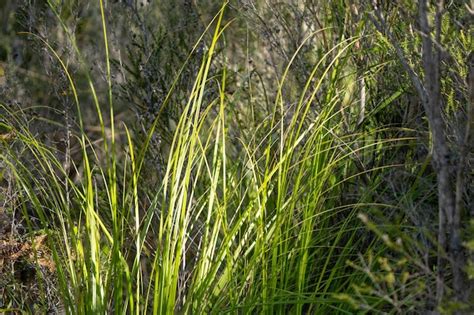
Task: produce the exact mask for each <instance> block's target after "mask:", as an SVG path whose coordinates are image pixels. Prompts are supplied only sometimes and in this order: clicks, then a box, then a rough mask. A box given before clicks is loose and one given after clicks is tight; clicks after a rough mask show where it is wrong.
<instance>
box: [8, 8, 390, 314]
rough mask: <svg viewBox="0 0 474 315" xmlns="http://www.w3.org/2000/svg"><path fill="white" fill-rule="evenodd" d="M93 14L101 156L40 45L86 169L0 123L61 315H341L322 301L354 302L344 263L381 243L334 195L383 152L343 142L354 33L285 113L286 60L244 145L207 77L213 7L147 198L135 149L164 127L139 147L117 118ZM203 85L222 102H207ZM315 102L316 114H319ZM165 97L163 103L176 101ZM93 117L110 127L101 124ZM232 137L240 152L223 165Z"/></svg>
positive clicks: (363, 137) (217, 28) (351, 276)
mask: <svg viewBox="0 0 474 315" xmlns="http://www.w3.org/2000/svg"><path fill="white" fill-rule="evenodd" d="M52 7H53V8H54V6H52ZM99 7H100V11H101V17H102V30H103V38H104V48H103V49H104V50H105V58H106V60H107V62H106V65H107V67H106V68H107V69H106V74H107V83H108V84H107V85H108V89H107V93H106V96H105V101H102V100H100V97H99V96H100V95H97V93H96V89H95V85H94V81H93V78H91V77H90V76H88V82H89V87H90V93H91V95H92V96H93V97H92V99H93V100H94V105H95V107H96V113H97V115H98V118H99V119H98V120H99V121H100V127H101V130H102V139H101V140H102V143H103V145H102V147H99V146H97V145H95V144H94V141H93V139H91V138H90V137H89V136H88V135H87V133H86V131H85V130H84V128H83V125H82V119H81V112H80V109H81V103H80V100H79V97H78V95H77V91H76V90H77V89H76V87H75V86H76V85H75V82H74V78H73V76H72V75H71V74H70V72H69V70H68V67H67V65H66V64H65V63H64V62H63V61H62V60H61V58H60V57H59V55H58V54H56V53H55V51H54V49H53V48H52V47H51V46H49V45H48V44H47V43H46V42H44V41H43V43H44V44H45V45H47V46H48V49H49V50H50V51H51V52H52V54H53V55H55V57H56V60H57V62H58V63H59V64H60V66H61V67H62V69H63V71H64V72H65V74H66V76H67V78H68V79H69V83H70V89H71V91H72V93H73V95H74V98H75V101H76V105H77V109H78V110H77V111H78V115H79V126H78V130H79V131H78V133H77V137H78V139H79V143H80V147H81V151H82V158H81V161H79V162H78V163H77V164H74V161H71V163H73V168H75V169H77V170H81V172H82V176H81V178H79V180H74V179H72V178H70V177H69V172H68V171H67V170H66V169H65V167H64V165H63V164H62V163H61V162H60V161H59V160H58V158H57V155H56V154H55V152H54V150H53V149H52V148H51V147H48V146H46V145H45V144H43V143H41V142H39V141H37V140H36V139H35V137H34V135H33V134H31V133H30V131H29V130H28V128H27V126H22V124H21V123H16V122H15V121H14V120H15V119H16V118H17V117H18V115H17V113H14V112H12V111H11V110H10V109H8V108H6V107H5V106H3V105H2V110H4V111H7V112H9V115H10V120H9V121H6V122H5V124H6V125H11V126H19V127H17V130H16V131H15V133H16V140H15V141H16V142H17V143H18V146H21V147H22V148H23V150H24V151H25V152H27V154H28V155H29V156H30V158H31V159H32V160H33V161H34V163H33V164H26V163H25V162H24V160H23V159H22V158H21V157H19V156H17V155H16V151H15V150H17V148H15V146H7V150H6V151H5V152H3V153H2V154H1V158H2V160H3V161H4V163H6V164H7V165H8V166H9V169H10V170H11V172H12V173H13V174H14V177H15V182H16V185H17V189H18V191H19V196H18V200H19V202H20V204H21V206H22V208H23V211H24V216H25V218H27V219H30V220H28V222H29V225H30V226H29V227H30V229H34V228H35V227H34V222H33V218H38V219H39V224H38V225H39V226H41V227H42V228H43V229H45V231H46V233H47V234H48V236H49V238H48V239H49V245H50V247H51V249H52V251H53V256H54V260H55V264H56V266H57V277H58V291H59V295H60V296H61V298H62V301H63V304H64V307H65V309H66V311H67V312H68V313H80V314H81V313H87V314H89V313H105V312H115V313H137V314H138V313H142V312H153V313H154V314H165V313H174V312H183V313H191V314H193V313H198V314H199V313H225V312H229V313H240V312H242V313H255V312H258V313H260V312H261V313H269V314H273V313H297V314H302V313H323V314H327V313H333V312H342V313H344V312H345V313H349V310H350V309H349V306H348V305H346V304H343V303H341V300H340V299H337V298H336V297H334V295H333V294H334V293H347V294H350V286H351V284H353V283H357V282H359V281H361V280H362V279H363V278H365V277H366V276H367V275H365V274H364V273H362V272H354V271H353V270H352V269H350V267H349V266H347V264H346V261H347V260H348V259H354V258H355V257H357V254H358V253H359V251H360V250H361V249H363V250H364V251H365V250H368V249H371V248H372V247H376V246H375V241H373V240H371V239H370V238H365V237H364V233H363V229H362V226H361V225H360V223H359V221H358V220H357V216H356V214H357V213H358V211H359V209H360V208H361V207H363V206H364V204H363V203H358V204H351V205H344V204H341V203H340V202H339V201H338V198H339V196H340V195H341V189H342V188H341V187H342V186H343V185H344V184H345V183H346V182H347V181H348V180H349V179H350V177H351V176H355V175H354V174H356V173H358V172H359V171H358V169H357V163H356V162H355V161H354V159H355V158H360V155H361V154H371V153H372V152H374V151H377V150H380V146H381V145H383V142H382V143H381V142H379V141H376V140H374V136H373V134H374V133H376V130H371V131H370V132H367V133H361V134H355V135H347V134H346V133H345V131H344V130H345V129H344V126H343V119H342V117H341V115H342V111H341V108H340V106H341V103H342V101H343V98H344V95H343V94H342V93H340V92H339V91H340V90H341V89H342V88H344V86H343V84H344V81H343V80H338V79H337V78H339V77H341V76H344V71H345V69H344V67H343V65H344V64H345V61H347V58H348V54H349V52H350V49H351V47H352V45H353V44H354V43H355V42H356V40H357V38H349V39H347V40H343V41H341V42H340V43H339V44H337V45H336V46H334V47H333V48H332V49H330V51H328V52H327V53H326V54H325V55H324V56H323V58H322V59H321V60H320V61H319V62H317V63H316V64H315V65H314V67H313V69H312V71H311V73H310V74H309V77H307V78H306V84H305V85H304V87H303V88H302V89H301V90H300V91H299V97H298V99H297V100H296V101H295V102H294V104H295V105H293V107H292V108H288V107H286V106H285V105H284V104H286V101H285V100H284V99H283V98H284V93H283V92H282V91H283V89H284V86H285V84H287V82H286V78H287V75H288V73H289V72H290V71H291V67H292V66H293V61H294V60H295V58H296V56H297V55H298V53H299V51H297V52H296V53H295V55H294V57H293V58H292V59H291V60H290V62H289V64H288V65H287V67H286V70H285V72H284V74H283V76H282V78H281V79H280V80H279V85H278V86H277V87H275V95H276V99H275V102H274V104H273V107H272V110H273V112H272V114H271V115H270V116H268V117H264V118H262V121H259V122H258V123H257V124H256V125H257V127H256V130H255V134H256V135H263V136H261V138H255V139H251V140H250V141H245V140H243V138H242V139H238V138H236V137H235V136H233V137H231V136H230V133H229V126H230V125H231V124H230V123H229V121H231V120H232V117H230V116H229V115H230V114H229V113H230V112H232V111H230V110H229V108H228V103H229V97H230V95H229V94H228V91H227V89H226V83H227V72H226V71H227V70H226V69H225V68H224V69H222V71H221V72H220V75H218V76H210V75H209V73H210V69H211V65H212V64H213V57H214V54H215V51H216V49H217V46H218V45H219V42H220V39H221V37H222V36H223V34H224V31H225V29H226V28H228V27H232V26H231V24H230V23H225V22H224V21H223V14H224V10H225V7H226V4H224V5H223V6H222V8H221V10H220V11H219V13H218V14H217V15H216V16H215V18H214V19H213V22H212V23H211V24H210V25H209V27H208V29H207V30H206V32H207V33H211V30H213V33H212V36H211V41H210V42H209V44H208V46H207V47H208V49H207V51H206V53H205V54H204V57H203V59H202V62H201V66H200V68H199V71H198V72H197V73H196V78H195V81H194V86H193V88H192V90H191V91H190V93H189V95H188V99H187V103H186V105H185V106H184V109H183V111H182V113H181V115H180V119H179V121H178V122H177V126H176V129H175V130H174V136H173V140H172V144H171V147H170V150H169V155H168V159H167V163H166V165H165V172H164V176H163V178H162V179H161V182H160V183H159V186H157V187H147V188H146V190H145V189H143V188H142V187H141V183H143V182H146V179H147V177H148V176H149V175H150V174H149V173H148V171H149V170H147V169H146V166H145V165H146V164H145V163H144V161H145V157H146V154H145V153H146V151H147V149H148V144H149V142H150V139H151V138H152V136H153V133H154V132H155V129H156V124H157V123H158V121H159V119H158V118H159V117H157V118H156V120H155V124H153V125H152V127H151V128H150V130H149V131H148V134H147V140H146V141H145V143H144V144H141V145H140V146H137V143H136V142H135V140H134V134H133V130H129V129H128V128H127V126H126V125H124V124H123V125H117V124H115V123H114V121H115V119H114V104H113V99H112V78H111V75H110V65H109V61H108V60H109V51H108V44H107V29H106V21H105V14H104V11H103V5H102V1H100V6H99ZM66 32H67V29H66ZM203 38H204V37H201V40H203ZM308 38H310V37H308ZM71 40H72V38H71ZM301 47H302V46H301ZM301 47H300V48H301ZM78 53H79V52H78ZM341 85H342V86H341ZM211 87H212V88H213V89H215V90H217V91H218V93H217V97H216V98H215V99H212V100H210V101H205V100H206V98H205V97H204V95H205V94H206V91H207V90H208V89H210V88H211ZM172 92H173V91H172V89H171V91H170V93H172ZM316 99H318V100H319V103H321V104H322V105H321V106H318V107H317V108H316V106H315V100H316ZM168 100H169V98H166V99H165V100H164V104H162V106H161V108H164V107H165V106H170V105H172V104H168V103H167V102H168ZM104 109H107V110H108V114H107V115H108V116H109V117H108V118H109V120H110V126H106V124H105V122H104V121H106V119H104V118H103V117H102V112H103V111H104ZM106 128H109V129H110V130H111V136H110V137H108V136H107V134H106V132H105V129H106ZM119 131H120V132H124V133H125V134H126V139H127V140H126V145H125V146H124V147H123V148H121V147H120V146H118V145H116V143H115V139H116V137H115V135H116V134H117V133H118V132H119ZM259 137H260V136H259ZM237 141H240V143H239V146H238V147H241V148H242V150H240V151H238V152H237V154H236V155H232V157H230V155H229V154H228V151H229V150H231V149H233V148H234V143H235V142H237ZM356 142H357V144H358V145H357V146H354V145H353V144H354V143H356ZM386 142H389V141H386ZM354 147H357V149H354ZM144 200H146V201H147V202H143V201H144ZM376 250H378V249H377V248H376Z"/></svg>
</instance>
